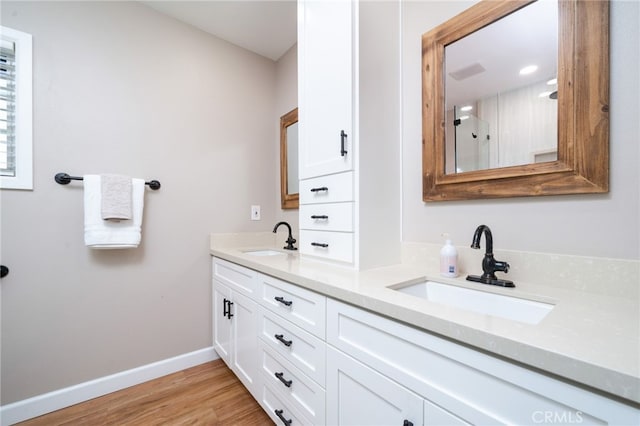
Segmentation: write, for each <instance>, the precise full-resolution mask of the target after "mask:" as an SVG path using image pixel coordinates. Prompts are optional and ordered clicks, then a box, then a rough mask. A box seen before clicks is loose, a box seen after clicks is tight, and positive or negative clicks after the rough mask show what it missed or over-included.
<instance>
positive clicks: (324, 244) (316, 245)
mask: <svg viewBox="0 0 640 426" xmlns="http://www.w3.org/2000/svg"><path fill="white" fill-rule="evenodd" d="M311 245H312V246H314V247H322V248H327V247H329V244H327V243H311Z"/></svg>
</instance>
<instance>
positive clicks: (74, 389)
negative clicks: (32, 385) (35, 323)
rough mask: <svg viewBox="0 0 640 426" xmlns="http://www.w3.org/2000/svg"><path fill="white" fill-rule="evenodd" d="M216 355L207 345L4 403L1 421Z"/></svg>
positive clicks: (39, 412) (53, 407)
mask: <svg viewBox="0 0 640 426" xmlns="http://www.w3.org/2000/svg"><path fill="white" fill-rule="evenodd" d="M218 358H219V356H218V354H217V353H216V351H215V350H214V349H213V347H208V348H204V349H200V350H197V351H194V352H189V353H186V354H182V355H178V356H175V357H173V358H169V359H165V360H162V361H158V362H154V363H151V364H147V365H143V366H141V367H137V368H132V369H131V370H126V371H122V372H120V373H115V374H111V375H109V376H105V377H101V378H98V379H94V380H90V381H88V382H84V383H79V384H77V385H74V386H69V387H67V388H63V389H58V390H56V391H53V392H48V393H45V394H42V395H38V396H34V397H32V398H28V399H24V400H22V401H17V402H14V403H12V404H7V405H3V406H2V407H0V424H1V425H2V426H8V425H12V424H14V423H18V422H21V421H24V420H28V419H32V418H34V417H38V416H41V415H43V414H46V413H50V412H52V411H56V410H59V409H61V408H65V407H69V406H71V405H74V404H77V403H79V402H84V401H88V400H90V399H93V398H96V397H99V396H102V395H106V394H108V393H111V392H115V391H118V390H120V389H124V388H128V387H130V386H133V385H137V384H140V383H144V382H147V381H149V380H153V379H157V378H158V377H162V376H166V375H167V374H171V373H175V372H178V371H181V370H184V369H187V368H190V367H194V366H196V365H200V364H203V363H205V362H209V361H213V360H215V359H218Z"/></svg>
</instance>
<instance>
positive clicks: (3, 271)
mask: <svg viewBox="0 0 640 426" xmlns="http://www.w3.org/2000/svg"><path fill="white" fill-rule="evenodd" d="M7 275H9V268H7V267H6V266H4V265H0V278H4V277H6V276H7Z"/></svg>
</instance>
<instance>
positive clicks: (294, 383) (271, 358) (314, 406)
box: [260, 341, 325, 425]
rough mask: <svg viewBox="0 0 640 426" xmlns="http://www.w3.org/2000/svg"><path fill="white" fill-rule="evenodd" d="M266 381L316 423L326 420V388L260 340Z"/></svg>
mask: <svg viewBox="0 0 640 426" xmlns="http://www.w3.org/2000/svg"><path fill="white" fill-rule="evenodd" d="M260 369H261V370H262V377H263V379H262V380H263V382H265V383H268V384H270V385H271V386H270V387H271V388H272V389H273V390H274V391H275V392H277V393H279V394H280V395H281V396H282V397H283V399H284V402H286V404H287V405H288V406H293V407H295V408H296V409H297V410H298V411H299V412H300V413H301V414H302V415H303V416H305V417H306V418H308V419H309V420H311V422H312V424H314V425H323V424H325V420H324V418H325V391H324V389H323V388H322V387H320V385H318V384H317V383H316V382H314V381H313V380H311V379H310V378H309V377H307V376H306V375H305V374H304V373H302V371H300V370H299V369H298V368H297V367H295V366H294V365H293V364H291V363H290V362H289V361H287V360H286V359H284V358H283V357H282V356H280V355H279V354H278V353H276V352H275V351H274V350H273V349H272V348H270V347H269V346H268V345H267V344H266V343H264V342H263V341H260Z"/></svg>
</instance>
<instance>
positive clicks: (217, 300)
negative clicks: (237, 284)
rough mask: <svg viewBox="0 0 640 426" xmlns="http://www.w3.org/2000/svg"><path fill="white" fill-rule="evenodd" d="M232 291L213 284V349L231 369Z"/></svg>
mask: <svg viewBox="0 0 640 426" xmlns="http://www.w3.org/2000/svg"><path fill="white" fill-rule="evenodd" d="M230 303H231V290H229V288H228V287H227V286H224V285H222V284H220V283H217V282H214V284H213V347H214V348H215V350H216V352H217V353H218V355H220V358H222V360H223V361H224V362H225V363H226V364H227V365H228V366H229V367H230V368H231V319H230V318H228V317H227V311H228V310H229V309H230Z"/></svg>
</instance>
